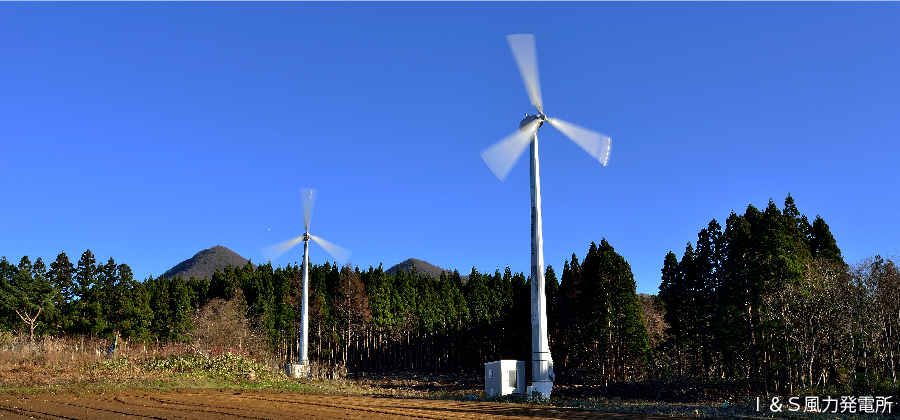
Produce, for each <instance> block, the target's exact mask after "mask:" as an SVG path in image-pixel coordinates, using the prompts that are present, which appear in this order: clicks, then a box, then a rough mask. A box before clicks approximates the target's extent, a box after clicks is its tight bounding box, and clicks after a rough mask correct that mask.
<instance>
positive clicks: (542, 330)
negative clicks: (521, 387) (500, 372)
mask: <svg viewBox="0 0 900 420" xmlns="http://www.w3.org/2000/svg"><path fill="white" fill-rule="evenodd" d="M506 40H507V41H508V42H509V47H510V49H512V53H513V57H515V59H516V65H517V66H518V67H519V73H520V74H521V76H522V81H523V82H525V90H527V91H528V97H529V98H530V99H531V104H532V105H533V106H534V108H535V109H536V110H537V114H535V115H526V116H525V119H523V120H522V121H521V122H520V123H519V131H516V132H514V133H513V134H510V135H509V136H507V137H505V138H504V139H503V140H500V141H499V142H497V143H496V144H494V145H493V146H491V147H489V148H487V149H485V150H484V151H482V152H481V157H482V158H483V159H484V162H485V163H487V165H488V167H490V168H491V171H493V172H494V175H497V178H500V180H501V181H502V180H504V179H506V176H507V175H509V171H510V169H512V166H513V164H515V162H516V160H518V159H519V156H521V155H522V152H524V151H525V146H526V145H528V144H529V143H530V144H531V352H532V353H531V355H532V356H531V367H532V380H531V383H532V387H533V388H532V389H533V390H534V392H536V393H538V394H539V395H540V396H541V397H543V398H549V397H550V391H551V390H552V389H553V380H554V375H553V358H552V357H551V356H550V345H549V341H548V337H547V297H546V294H545V289H544V244H543V239H542V235H541V182H540V174H539V170H538V169H539V168H538V139H537V132H538V130H539V129H540V128H541V126H542V125H543V124H544V123H545V122H546V123H549V124H550V125H552V126H553V127H555V128H556V129H557V130H559V131H560V132H562V133H563V134H564V135H565V136H566V137H568V138H569V139H571V140H572V141H574V142H575V144H577V145H578V146H580V147H581V148H582V149H584V150H585V151H586V152H588V153H589V154H590V155H591V156H593V157H594V158H595V159H597V160H598V161H600V163H602V164H603V165H604V166H605V165H606V163H607V161H608V160H609V149H610V138H609V137H607V136H604V135H602V134H599V133H596V132H593V131H590V130H588V129H585V128H582V127H579V126H577V125H575V124H572V123H568V122H565V121H562V120H560V119H557V118H550V117H547V116H546V115H544V106H543V104H542V103H541V85H540V81H539V80H538V65H537V53H536V50H535V46H534V35H528V34H516V35H509V36H507V37H506Z"/></svg>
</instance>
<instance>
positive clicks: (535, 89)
mask: <svg viewBox="0 0 900 420" xmlns="http://www.w3.org/2000/svg"><path fill="white" fill-rule="evenodd" d="M506 41H507V42H509V48H510V49H511V50H512V53H513V57H515V59H516V65H517V66H519V74H521V75H522V81H523V82H525V89H526V90H527V91H528V97H529V98H530V99H531V104H532V105H534V107H535V108H536V109H537V110H538V112H540V113H543V112H544V106H543V104H542V103H541V81H540V79H538V65H537V52H536V49H535V47H534V35H530V34H515V35H508V36H507V37H506Z"/></svg>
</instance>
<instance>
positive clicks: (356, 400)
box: [0, 389, 646, 420]
mask: <svg viewBox="0 0 900 420" xmlns="http://www.w3.org/2000/svg"><path fill="white" fill-rule="evenodd" d="M601 417H602V418H604V419H637V418H638V416H632V415H616V414H601V413H597V412H586V411H580V410H569V409H562V408H544V407H535V406H530V405H516V404H498V403H484V402H467V401H447V400H425V399H407V398H385V397H370V396H335V395H324V394H313V393H297V392H284V391H258V390H197V389H192V390H186V391H180V392H157V391H144V390H116V391H103V392H98V393H85V394H73V393H63V394H52V393H45V394H32V395H6V396H0V420H8V419H32V418H36V419H90V420H104V419H123V420H124V419H148V418H149V419H198V420H199V419H204V420H205V419H327V420H331V419H366V420H379V419H398V418H418V419H504V420H515V419H526V418H527V419H533V418H542V419H596V418H601ZM641 418H646V417H641Z"/></svg>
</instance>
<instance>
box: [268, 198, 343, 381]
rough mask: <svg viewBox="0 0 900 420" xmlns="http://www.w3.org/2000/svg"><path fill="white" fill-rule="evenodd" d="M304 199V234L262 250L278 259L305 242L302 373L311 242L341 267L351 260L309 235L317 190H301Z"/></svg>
mask: <svg viewBox="0 0 900 420" xmlns="http://www.w3.org/2000/svg"><path fill="white" fill-rule="evenodd" d="M300 195H301V197H302V198H303V229H304V233H303V234H302V235H300V236H298V237H296V238H293V239H289V240H287V241H284V242H282V243H280V244H276V245H272V246H269V247H266V248H263V249H262V253H263V256H265V257H266V259H268V260H270V261H271V260H273V259H275V258H278V257H279V256H281V255H282V254H284V253H285V252H287V251H288V250H289V249H291V248H293V247H294V246H295V245H297V244H299V243H300V242H303V298H302V302H303V303H302V305H303V309H302V310H301V311H300V343H299V344H298V346H297V347H298V348H297V353H298V354H299V359H300V360H299V361H300V365H301V368H300V369H302V371H301V372H304V373H305V372H308V371H309V370H308V366H309V354H308V347H309V345H308V341H307V338H308V337H309V240H310V239H312V240H313V241H315V242H316V243H317V244H319V245H320V246H321V247H322V248H324V249H325V251H327V252H328V253H329V254H331V256H333V257H334V259H335V260H337V261H338V262H339V263H340V264H341V265H343V264H344V263H345V262H347V260H348V259H349V258H350V251H348V250H346V249H344V248H341V247H339V246H337V245H335V244H333V243H331V242H328V241H326V240H324V239H322V238H320V237H318V236H315V235H310V234H309V220H310V219H311V218H312V211H313V205H314V204H315V202H316V190H313V189H308V188H304V189H302V190H300Z"/></svg>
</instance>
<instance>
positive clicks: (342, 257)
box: [309, 235, 350, 266]
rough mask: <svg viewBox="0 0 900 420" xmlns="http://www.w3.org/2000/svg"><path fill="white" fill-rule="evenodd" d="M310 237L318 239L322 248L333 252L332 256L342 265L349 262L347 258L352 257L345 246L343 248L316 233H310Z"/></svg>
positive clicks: (317, 241)
mask: <svg viewBox="0 0 900 420" xmlns="http://www.w3.org/2000/svg"><path fill="white" fill-rule="evenodd" d="M309 239H312V240H314V241H316V243H317V244H319V245H320V246H321V247H322V248H325V251H328V253H329V254H331V256H332V257H334V259H335V260H337V262H338V263H340V264H341V265H342V266H343V265H344V264H346V263H347V260H349V259H350V251H348V250H346V249H344V248H341V247H339V246H337V245H335V244H333V243H331V242H328V241H326V240H324V239H322V238H320V237H318V236H315V235H309Z"/></svg>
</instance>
